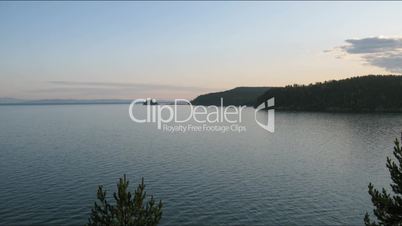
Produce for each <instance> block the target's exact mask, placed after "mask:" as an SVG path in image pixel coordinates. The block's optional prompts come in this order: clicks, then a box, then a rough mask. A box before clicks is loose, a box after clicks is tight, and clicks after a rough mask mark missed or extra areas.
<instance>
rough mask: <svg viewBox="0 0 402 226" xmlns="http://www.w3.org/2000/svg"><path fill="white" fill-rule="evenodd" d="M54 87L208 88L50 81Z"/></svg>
mask: <svg viewBox="0 0 402 226" xmlns="http://www.w3.org/2000/svg"><path fill="white" fill-rule="evenodd" d="M49 83H51V84H53V85H61V86H69V87H89V88H90V87H98V88H104V89H110V88H131V89H135V90H149V91H152V90H175V91H206V90H207V89H206V88H202V87H196V86H178V85H164V84H144V83H118V82H74V81H49Z"/></svg>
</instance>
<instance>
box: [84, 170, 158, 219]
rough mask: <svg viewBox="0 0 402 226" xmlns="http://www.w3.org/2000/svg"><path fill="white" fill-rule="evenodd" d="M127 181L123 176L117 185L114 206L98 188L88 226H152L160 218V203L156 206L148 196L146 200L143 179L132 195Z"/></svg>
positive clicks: (151, 197)
mask: <svg viewBox="0 0 402 226" xmlns="http://www.w3.org/2000/svg"><path fill="white" fill-rule="evenodd" d="M128 188H129V181H128V180H127V178H126V175H124V177H123V178H120V180H119V183H118V184H117V192H114V194H113V197H114V200H115V204H114V205H112V204H110V203H109V202H108V201H107V199H106V191H105V190H104V189H103V186H99V188H98V192H97V199H98V200H97V201H96V202H95V204H94V207H93V208H92V210H91V215H90V217H89V219H88V224H87V225H88V226H154V225H158V223H159V221H160V219H161V217H162V201H159V203H158V204H157V203H156V202H155V200H154V198H153V196H150V198H149V199H147V196H146V192H145V184H144V178H142V180H141V184H139V185H138V187H137V189H136V190H135V192H134V195H132V194H131V192H130V191H129V190H128Z"/></svg>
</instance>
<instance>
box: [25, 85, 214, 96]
mask: <svg viewBox="0 0 402 226" xmlns="http://www.w3.org/2000/svg"><path fill="white" fill-rule="evenodd" d="M207 91H210V90H209V89H208V88H203V87H195V86H179V85H165V84H143V83H117V82H78V81H48V82H47V86H46V87H42V88H40V89H35V90H31V92H33V93H37V94H40V95H46V96H51V97H53V98H56V97H57V98H78V99H81V98H102V99H127V98H129V99H130V98H144V97H156V98H168V99H169V98H189V97H191V98H192V97H194V96H196V95H198V94H199V93H203V92H207Z"/></svg>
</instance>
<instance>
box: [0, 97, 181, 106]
mask: <svg viewBox="0 0 402 226" xmlns="http://www.w3.org/2000/svg"><path fill="white" fill-rule="evenodd" d="M132 101H133V100H127V99H87V100H85V99H43V100H23V99H16V98H0V105H74V104H131V102H132ZM156 101H157V102H158V104H161V105H173V104H175V103H176V104H178V105H186V104H188V103H187V102H183V101H178V102H175V101H174V100H159V99H158V100H156ZM137 104H142V103H137Z"/></svg>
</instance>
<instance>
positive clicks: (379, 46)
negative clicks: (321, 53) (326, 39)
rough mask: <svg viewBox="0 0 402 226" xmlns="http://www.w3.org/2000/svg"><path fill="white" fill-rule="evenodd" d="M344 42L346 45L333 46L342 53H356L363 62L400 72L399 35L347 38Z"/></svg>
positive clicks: (400, 51)
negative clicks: (392, 36) (393, 36)
mask: <svg viewBox="0 0 402 226" xmlns="http://www.w3.org/2000/svg"><path fill="white" fill-rule="evenodd" d="M345 42H346V43H347V45H344V46H339V47H336V48H335V49H336V50H340V51H341V53H342V54H343V55H358V56H360V57H361V58H362V59H363V60H364V61H365V63H368V64H370V65H373V66H376V67H380V68H383V69H385V70H387V71H389V72H393V73H402V38H401V37H396V38H386V37H369V38H361V39H347V40H345ZM326 52H327V51H326ZM329 52H332V51H329ZM338 57H339V55H338Z"/></svg>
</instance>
